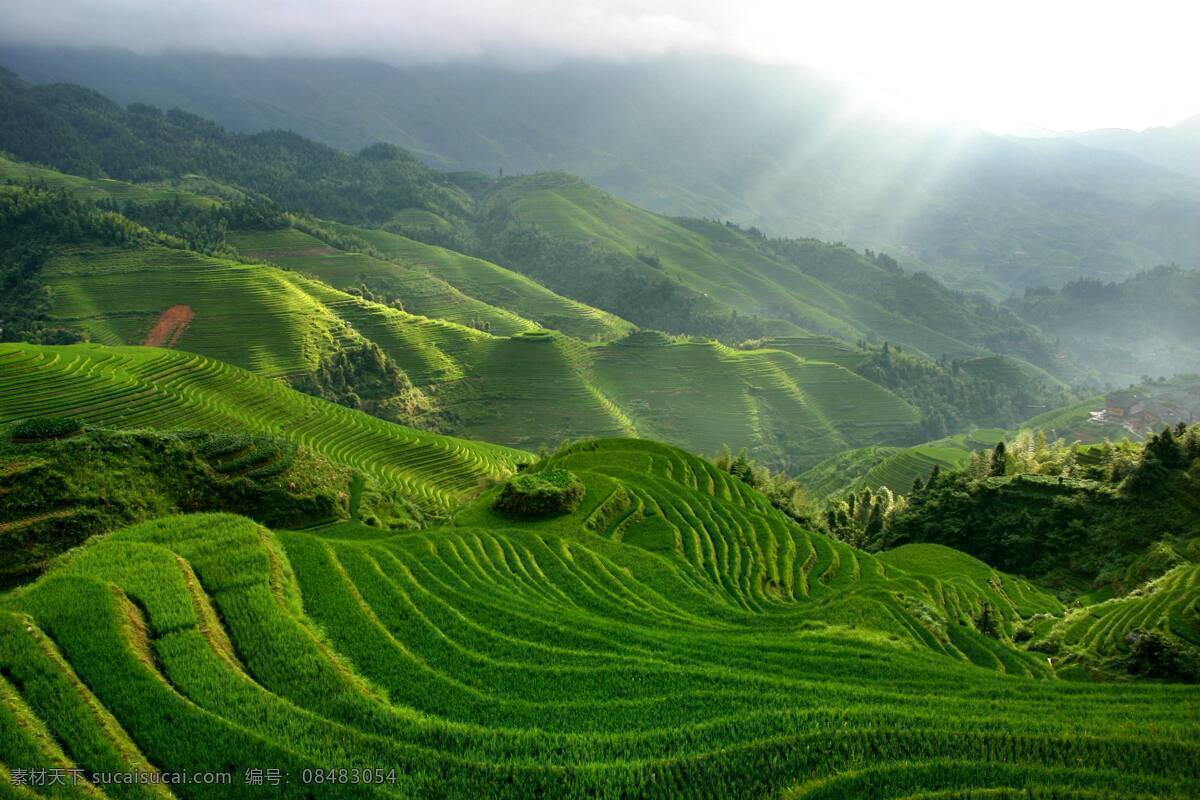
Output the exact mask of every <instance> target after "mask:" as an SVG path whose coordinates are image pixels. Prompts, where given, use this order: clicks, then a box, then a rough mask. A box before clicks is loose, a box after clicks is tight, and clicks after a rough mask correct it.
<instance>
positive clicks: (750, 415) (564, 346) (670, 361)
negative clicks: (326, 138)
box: [10, 191, 918, 466]
mask: <svg viewBox="0 0 1200 800" xmlns="http://www.w3.org/2000/svg"><path fill="white" fill-rule="evenodd" d="M12 197H13V208H14V209H18V210H19V211H13V212H12V217H13V218H14V219H16V218H18V216H19V218H20V219H21V220H22V225H23V226H25V227H28V228H37V229H39V230H40V229H42V228H45V225H44V224H43V222H44V220H49V219H55V220H60V221H61V224H62V225H63V226H65V228H64V229H72V230H74V229H73V228H71V226H72V225H76V227H78V224H77V221H78V220H82V221H83V222H84V223H86V224H85V225H84V229H86V227H87V225H92V226H93V227H94V228H96V232H95V233H88V234H86V235H85V234H75V235H73V236H71V237H69V238H67V241H63V237H62V236H57V237H56V236H54V235H51V236H49V237H46V236H45V235H40V237H39V238H38V242H39V244H38V247H39V250H38V253H39V256H38V259H39V260H38V262H37V263H38V265H39V268H38V269H37V270H36V272H34V273H32V276H33V278H36V282H37V283H36V286H35V287H34V288H27V289H26V291H28V293H29V294H30V295H31V296H37V297H41V298H42V300H41V302H43V303H44V304H45V312H44V316H43V317H42V318H40V319H39V320H38V324H39V325H41V326H42V327H43V328H44V329H45V331H49V332H53V337H56V338H54V340H56V341H57V340H61V339H66V340H67V341H70V340H71V337H76V338H78V337H79V336H81V335H82V336H85V337H86V338H88V339H90V340H91V341H93V342H96V343H100V344H106V345H138V344H149V345H154V346H158V347H170V348H176V349H179V350H183V351H188V352H193V353H197V354H200V355H204V356H209V357H211V358H216V359H219V360H221V361H223V362H226V363H228V364H232V365H234V366H237V367H242V368H245V369H248V370H251V371H253V372H255V373H256V374H258V375H261V376H264V377H271V378H282V379H285V380H287V381H288V382H290V383H291V384H292V385H294V386H296V387H298V388H301V389H303V390H304V391H307V392H309V393H310V394H315V395H318V396H321V397H325V398H327V399H331V400H336V401H338V402H342V403H343V404H345V405H349V406H351V407H353V408H358V409H360V410H364V411H368V412H370V413H373V414H375V415H376V416H380V417H384V418H387V419H391V420H393V421H397V422H402V423H405V424H414V425H418V426H421V427H424V428H427V429H435V430H439V431H443V432H452V433H455V434H456V435H460V436H467V437H471V438H479V439H483V440H486V441H491V442H496V443H499V444H506V445H511V446H516V447H521V448H526V449H531V450H536V449H537V448H539V447H541V446H545V445H554V444H557V443H559V442H562V441H565V440H568V439H574V438H580V437H588V436H592V437H604V436H625V435H640V436H648V437H658V438H663V439H666V440H668V441H671V442H675V443H679V444H681V445H684V446H686V447H689V448H691V449H693V450H695V451H698V452H705V453H715V452H716V451H717V450H719V449H720V448H721V447H722V446H723V445H728V446H730V447H732V448H734V449H735V450H736V449H740V448H743V447H745V448H750V449H751V450H752V451H753V452H754V454H755V455H756V457H758V458H760V459H761V460H764V461H767V462H769V463H772V464H774V465H777V466H782V465H795V466H803V465H806V464H810V463H813V462H815V461H818V460H820V459H822V458H825V457H826V456H828V455H830V454H832V453H834V452H837V451H838V450H840V449H842V448H845V447H847V446H858V445H863V444H867V443H870V442H878V441H883V442H906V441H912V440H914V438H916V424H917V422H918V413H917V411H916V410H915V409H914V408H913V407H912V406H911V405H909V404H908V403H906V402H904V401H903V400H901V399H900V398H899V397H897V396H896V395H894V394H893V393H891V392H890V391H888V390H886V389H883V388H881V387H878V386H875V385H874V384H871V383H870V382H869V381H867V380H865V379H863V378H861V377H859V376H858V375H856V374H855V373H853V372H851V371H849V370H847V369H845V368H844V367H841V366H839V365H837V364H833V363H828V362H817V361H804V360H801V359H800V358H798V357H796V356H794V355H792V354H790V353H787V352H783V351H778V350H771V349H755V350H733V349H731V348H728V347H726V346H724V345H721V344H719V343H717V342H714V341H712V340H707V339H703V340H702V339H695V340H678V341H676V340H673V339H672V338H671V337H668V336H665V335H661V334H629V335H626V336H624V337H623V338H621V339H619V340H618V341H616V342H609V343H607V344H601V343H587V342H583V341H580V340H578V339H575V338H572V337H569V336H565V335H563V334H560V333H556V332H550V331H546V330H544V329H542V328H540V327H539V326H538V325H537V324H536V323H534V322H532V321H530V320H527V319H524V318H522V317H519V316H517V315H516V314H514V313H513V312H511V311H508V310H506V309H502V308H499V307H497V306H492V305H488V304H487V303H485V302H483V301H481V300H476V299H474V298H471V297H468V296H467V295H464V294H462V293H461V292H460V290H458V289H457V288H455V287H453V286H451V285H450V284H449V283H446V282H443V281H441V280H440V279H439V278H438V277H436V276H434V275H431V274H430V273H428V272H425V271H424V270H420V269H418V268H416V267H409V266H406V265H405V263H403V262H399V263H398V262H393V261H390V260H383V259H381V258H377V257H374V256H371V255H368V254H365V253H360V252H353V251H346V250H338V249H335V248H332V247H329V246H327V245H323V244H321V241H320V240H318V239H315V238H313V237H312V236H310V235H309V234H306V233H304V232H303V231H301V230H299V229H297V228H292V227H286V228H276V229H272V230H267V231H261V230H260V231H242V232H235V233H234V234H231V235H230V236H229V240H230V241H231V242H233V243H235V244H239V245H241V246H243V247H246V248H247V252H250V253H252V254H254V255H257V256H259V257H261V258H268V257H269V258H271V259H274V260H277V261H280V262H282V263H284V264H287V265H290V266H292V267H293V268H294V269H296V270H304V272H306V273H309V274H312V275H315V276H319V277H322V278H326V279H328V280H330V281H337V282H340V283H343V284H345V285H346V287H347V288H348V289H349V290H351V291H355V292H356V294H349V293H347V292H343V291H339V290H337V289H335V288H332V287H331V286H329V285H327V284H325V283H322V282H320V281H318V280H316V279H314V278H308V277H304V276H303V275H302V274H300V273H299V272H296V271H290V270H285V269H280V268H278V267H275V266H271V265H267V264H263V263H257V262H244V261H242V260H239V258H238V257H237V256H234V255H205V254H202V253H198V252H196V251H194V250H190V249H188V248H187V247H186V246H184V245H182V244H181V243H180V242H178V241H175V240H171V239H168V238H163V237H161V236H159V237H158V238H156V237H155V235H154V234H153V233H151V232H149V231H147V230H145V229H141V228H139V227H137V226H136V225H134V224H132V223H130V222H129V221H128V220H127V219H125V218H123V217H120V216H117V215H113V214H111V213H110V214H108V215H107V216H106V215H104V214H99V213H98V212H95V211H90V210H88V209H87V208H85V207H76V206H72V205H71V204H70V203H69V202H67V201H64V200H62V199H61V198H55V197H53V196H47V195H45V194H41V193H38V192H37V191H23V192H18V193H17V194H15V195H12ZM39 215H40V216H39ZM105 226H110V227H111V226H116V229H117V230H119V231H121V235H120V236H115V235H109V234H105V233H104V231H106V230H108V228H107V227H105ZM20 230H21V226H16V225H14V226H12V229H11V232H10V236H16V237H17V239H20V237H19V232H20ZM393 238H398V237H393ZM21 241H24V240H21ZM272 244H273V245H274V246H273V247H270V246H269V245H272ZM13 246H14V247H19V246H23V245H20V244H16V245H13ZM249 246H257V248H258V249H249ZM472 269H473V270H474V272H473V273H472V278H471V279H472V280H473V279H474V277H475V276H477V275H484V276H488V277H498V278H501V279H504V280H505V281H506V282H507V283H509V284H514V285H517V286H520V287H523V288H525V289H528V291H526V292H525V294H524V295H523V296H522V295H519V296H518V298H519V300H520V298H522V297H523V298H524V299H536V300H538V301H539V302H541V303H542V304H543V305H542V306H541V307H542V308H553V309H558V310H561V311H563V312H565V313H568V314H569V317H570V319H571V320H573V321H574V323H576V324H577V325H578V326H585V325H590V326H591V329H592V330H593V331H603V332H605V335H608V336H613V335H615V334H616V333H618V332H621V331H624V330H628V329H629V327H630V326H628V325H627V324H625V323H621V322H620V321H619V320H616V319H615V318H613V317H610V316H608V315H605V314H602V313H601V312H598V311H595V310H594V309H590V308H588V307H586V306H583V305H581V304H577V303H576V304H572V303H569V302H568V301H565V300H564V299H563V298H561V297H558V296H556V295H553V294H551V293H550V292H548V291H546V290H540V291H539V290H535V289H532V288H530V287H535V286H536V284H533V283H532V282H527V281H526V282H522V281H521V280H519V279H518V278H517V277H516V276H514V275H513V274H512V273H508V272H507V271H504V270H502V269H501V268H499V267H495V266H494V265H493V266H490V267H489V266H487V265H482V266H478V265H477V268H476V267H473V268H472ZM466 283H467V281H464V285H466ZM368 286H373V287H374V289H371V288H368ZM43 288H44V291H43ZM490 294H500V292H499V291H498V290H497V291H493V292H490ZM510 297H511V296H510ZM497 299H500V300H507V299H509V298H508V297H500V298H497ZM522 303H523V300H521V301H520V302H514V303H512V304H513V305H520V304H522ZM16 311H17V309H14V313H15V312H16ZM40 335H41V336H43V338H45V337H47V336H50V335H51V334H49V333H45V332H43V333H42V334H40Z"/></svg>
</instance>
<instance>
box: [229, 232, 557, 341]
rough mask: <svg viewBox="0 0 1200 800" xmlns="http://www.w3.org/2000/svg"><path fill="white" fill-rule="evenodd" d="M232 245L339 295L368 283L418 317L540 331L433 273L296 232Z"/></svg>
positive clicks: (498, 330) (506, 331) (234, 236)
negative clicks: (314, 280)
mask: <svg viewBox="0 0 1200 800" xmlns="http://www.w3.org/2000/svg"><path fill="white" fill-rule="evenodd" d="M229 242H230V244H232V245H233V246H234V247H236V248H237V249H238V251H240V252H241V253H242V254H244V255H247V256H251V257H253V258H261V259H263V260H264V261H270V262H272V263H274V264H279V265H281V266H284V267H288V268H289V269H294V270H298V271H300V272H304V273H307V274H310V275H313V276H315V277H317V278H319V279H320V280H322V281H324V282H325V283H328V284H330V285H331V286H334V287H337V288H339V289H346V288H351V287H355V286H358V285H359V284H360V283H362V282H363V281H364V280H366V281H367V282H368V283H370V284H371V285H376V286H382V287H383V288H385V289H387V290H388V291H389V292H390V293H391V294H393V295H395V296H396V297H398V298H399V299H400V301H401V302H402V303H403V304H404V309H405V311H408V312H410V313H412V314H419V315H421V316H426V317H433V318H437V319H444V320H449V321H450V322H456V323H458V324H460V325H466V326H477V325H482V324H484V323H486V324H487V325H488V326H489V330H490V331H491V332H492V333H495V334H497V335H500V336H511V335H512V334H515V333H521V332H523V331H531V330H537V329H538V327H539V326H538V325H537V324H536V323H534V322H532V321H530V320H528V319H525V318H524V317H521V316H520V315H518V314H515V313H513V312H511V311H507V310H505V309H503V308H498V307H496V306H492V305H488V304H487V303H486V302H484V301H483V300H480V299H477V298H475V297H471V296H468V295H467V294H464V293H463V292H461V291H459V290H458V289H456V288H455V287H454V286H453V285H451V284H450V283H448V282H447V281H446V280H444V279H442V278H441V277H439V276H437V275H435V274H432V273H431V272H429V271H426V270H424V269H418V268H416V267H415V266H413V267H408V266H401V265H400V264H396V263H393V262H391V261H383V260H380V259H378V258H374V257H372V256H368V255H365V254H362V253H353V252H348V251H342V250H336V249H334V248H332V247H330V246H329V245H327V244H325V243H324V242H322V241H321V240H320V239H317V238H315V237H313V236H310V235H309V234H307V233H304V232H303V231H299V230H296V229H295V228H282V229H280V230H274V231H243V232H236V233H231V234H230V235H229Z"/></svg>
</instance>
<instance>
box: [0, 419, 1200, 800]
mask: <svg viewBox="0 0 1200 800" xmlns="http://www.w3.org/2000/svg"><path fill="white" fill-rule="evenodd" d="M553 461H554V463H555V464H556V465H557V466H563V467H567V468H569V469H571V470H572V471H574V472H576V474H578V475H579V476H580V477H581V478H582V479H583V480H584V482H585V483H586V485H587V487H588V492H587V495H586V497H585V502H584V506H583V507H582V508H581V509H580V510H579V512H577V513H576V514H573V515H571V516H568V517H562V518H557V519H555V520H552V521H548V522H541V523H514V522H511V521H506V520H502V519H497V518H496V517H495V516H494V514H493V512H491V511H490V507H489V505H488V498H487V497H484V498H481V499H480V501H478V502H477V503H476V504H475V505H473V506H471V507H470V508H468V509H466V510H464V511H463V512H461V513H460V514H459V515H458V516H457V517H456V519H455V526H454V527H453V528H448V529H443V530H438V531H429V532H422V533H415V534H405V535H401V536H396V537H390V538H361V537H357V536H353V535H351V536H344V535H340V534H338V533H337V532H336V531H335V532H334V534H335V535H333V536H330V537H324V536H321V535H319V534H312V533H302V532H293V533H280V534H270V533H268V532H266V531H265V530H263V529H261V528H259V527H257V526H256V525H254V524H253V523H251V522H249V521H247V520H243V519H240V518H236V517H230V516H213V515H208V516H199V517H173V518H167V519H163V520H159V521H156V522H152V523H147V524H143V525H140V526H137V527H134V528H129V529H126V530H124V531H121V532H118V533H116V534H114V535H111V536H109V537H106V538H105V539H104V540H101V541H99V542H96V543H94V544H92V545H90V546H89V547H87V548H85V549H83V550H82V551H80V552H79V553H78V554H77V555H76V557H75V558H74V559H73V560H72V561H71V562H70V563H68V564H67V565H65V566H64V567H63V568H61V569H59V570H56V571H55V572H53V573H52V574H50V575H48V576H47V577H46V578H44V579H43V580H41V581H40V582H38V583H37V584H35V585H33V586H31V587H29V588H28V589H26V590H23V591H20V592H18V593H16V594H11V595H9V596H7V597H5V598H4V600H3V601H2V603H0V631H2V632H3V634H4V635H0V666H3V674H4V675H5V676H6V679H5V682H4V683H2V684H0V690H3V691H4V692H5V693H6V695H5V697H6V701H7V702H6V703H4V704H3V705H0V709H3V712H4V714H5V715H6V716H5V717H3V718H0V731H4V732H5V733H6V736H5V737H4V738H2V739H0V763H3V764H4V765H5V766H6V767H9V768H12V767H19V766H22V765H23V764H25V763H30V762H35V761H37V760H38V759H42V760H43V761H53V762H58V763H64V764H67V765H73V764H77V765H79V766H81V767H84V768H86V769H88V770H99V769H108V770H112V769H122V768H136V767H138V766H139V765H143V764H146V763H152V764H154V765H155V766H156V767H157V768H159V769H181V768H188V769H192V770H199V769H205V768H219V769H229V770H231V771H232V772H234V774H235V781H240V779H241V776H242V774H243V773H244V770H245V769H246V768H248V767H261V765H264V764H273V765H275V767H276V768H280V769H283V770H286V771H288V772H290V773H291V775H290V777H291V781H290V783H288V784H287V785H285V786H283V787H260V789H257V790H256V789H254V788H243V787H239V789H242V792H243V793H244V794H245V795H246V796H257V795H258V794H262V795H263V796H268V795H269V796H273V797H275V796H280V795H282V796H285V797H293V796H295V797H301V796H304V795H305V793H306V792H310V791H311V790H312V787H309V786H303V785H302V784H301V782H300V780H299V777H300V774H301V770H302V769H304V768H305V767H310V766H312V765H314V764H321V765H327V766H343V765H345V766H350V765H363V764H367V765H381V766H386V767H391V766H395V767H396V782H395V783H394V784H392V783H384V784H382V785H377V786H371V787H365V786H362V785H356V786H326V787H323V788H322V790H321V794H322V796H347V797H390V796H424V795H433V794H436V795H437V796H441V797H505V796H513V797H528V796H532V795H542V796H585V795H590V796H638V797H678V796H680V795H681V794H686V795H689V796H712V797H762V796H772V795H777V794H778V793H779V792H781V791H782V790H784V789H788V788H789V787H790V789H789V791H790V792H791V796H794V797H859V796H872V797H878V798H890V797H896V798H898V797H908V796H912V795H914V794H921V793H924V792H945V793H947V796H966V793H967V792H968V791H969V790H995V791H996V792H1002V790H1003V789H1004V788H1005V787H1007V788H1010V789H1011V788H1013V787H1019V788H1021V789H1022V792H1023V788H1024V787H1026V786H1028V787H1030V788H1032V789H1034V790H1035V791H1042V792H1052V793H1054V795H1055V796H1059V797H1079V798H1082V797H1128V796H1133V795H1135V794H1146V795H1154V796H1159V797H1180V798H1182V797H1187V796H1194V795H1195V793H1196V792H1197V791H1198V790H1200V773H1198V771H1197V766H1196V765H1197V764H1200V760H1198V759H1197V755H1198V753H1197V748H1196V745H1195V735H1196V731H1197V721H1196V718H1195V714H1194V712H1193V709H1194V708H1195V704H1196V702H1197V700H1198V699H1200V696H1198V695H1197V692H1198V690H1197V689H1195V688H1187V687H1173V686H1161V685H1141V686H1129V685H1123V686H1115V685H1110V686H1103V685H1091V686H1089V685H1064V684H1062V683H1061V682H1058V681H1055V680H1045V679H1046V678H1048V677H1050V673H1049V667H1048V666H1047V665H1046V663H1045V661H1044V660H1043V659H1041V658H1040V657H1032V656H1028V655H1026V654H1023V653H1021V652H1020V651H1018V650H1016V649H1014V648H1012V647H1011V646H1010V645H1008V644H1007V642H1006V640H1005V639H991V638H988V637H985V636H982V635H980V634H978V633H976V632H975V629H974V626H973V624H972V622H971V620H972V619H974V618H976V617H977V615H978V614H979V613H980V610H981V608H982V605H983V604H984V603H987V604H989V605H990V606H991V608H992V610H993V613H994V614H996V615H997V620H998V624H999V626H1000V627H1001V629H1002V630H1003V631H1009V630H1012V626H1013V625H1015V624H1016V622H1017V621H1018V620H1019V619H1022V618H1027V617H1030V616H1032V615H1034V614H1037V613H1047V614H1051V615H1056V614H1058V613H1060V606H1059V605H1058V603H1057V601H1055V600H1054V599H1053V598H1052V597H1050V596H1048V595H1046V594H1045V593H1043V592H1040V591H1039V590H1037V589H1035V588H1034V587H1032V586H1031V585H1029V584H1028V583H1025V582H1023V581H1020V580H1018V579H1014V578H1012V577H1010V576H1005V575H1002V574H999V573H995V572H994V571H992V570H990V569H989V568H987V567H986V565H983V564H982V563H980V562H978V561H975V560H974V559H971V558H969V557H966V556H963V555H962V554H960V553H956V552H954V551H952V550H948V549H946V548H939V547H929V546H916V547H909V548H903V549H902V550H899V551H896V552H895V553H892V554H888V555H886V556H884V557H882V558H875V557H872V556H869V555H866V554H864V553H861V552H857V551H854V550H853V549H851V548H849V547H846V546H844V545H840V544H839V543H836V542H833V541H830V540H828V539H826V538H824V537H821V536H818V535H814V534H810V533H807V532H805V531H803V530H801V529H799V528H797V527H795V526H794V525H791V524H790V523H788V522H786V521H785V520H784V519H783V518H782V517H780V516H779V515H778V514H777V513H775V512H774V511H773V510H772V509H771V508H770V506H769V505H768V504H767V503H766V502H765V500H764V499H763V498H762V497H761V496H759V495H757V494H756V493H754V492H753V491H751V490H749V489H747V488H746V487H745V486H744V485H742V484H740V483H739V482H737V481H736V480H734V479H732V478H730V476H728V475H726V474H723V473H720V472H718V471H716V470H715V469H713V468H712V467H711V466H709V465H708V464H706V463H705V462H702V461H700V460H698V459H695V458H694V457H691V456H688V455H686V454H684V453H682V452H680V451H676V450H673V449H671V448H667V447H663V446H660V445H654V444H650V443H644V442H633V441H614V442H602V443H591V444H587V445H583V446H578V447H575V448H572V449H571V450H569V451H566V452H564V453H561V454H559V455H558V456H556V457H555V458H554V460H553ZM14 716H15V717H16V719H14ZM16 720H22V721H23V722H18V721H16ZM39 731H42V732H46V735H38V734H39ZM1114 731H1119V734H1115V733H1114ZM228 791H229V790H228V789H223V788H220V787H217V788H212V787H203V786H187V787H181V788H180V789H179V794H180V796H182V797H222V796H227V793H228ZM133 793H134V794H136V793H137V790H136V789H134V790H133ZM990 793H991V792H989V794H990Z"/></svg>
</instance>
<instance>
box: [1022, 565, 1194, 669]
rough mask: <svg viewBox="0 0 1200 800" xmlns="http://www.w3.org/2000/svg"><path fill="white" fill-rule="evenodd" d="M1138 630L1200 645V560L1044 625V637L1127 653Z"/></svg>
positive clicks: (1041, 629) (1072, 645) (1073, 645)
mask: <svg viewBox="0 0 1200 800" xmlns="http://www.w3.org/2000/svg"><path fill="white" fill-rule="evenodd" d="M1196 544H1197V543H1196V542H1193V549H1194V550H1195V549H1197V548H1196ZM1137 630H1146V631H1158V630H1161V631H1169V632H1170V633H1173V634H1175V635H1176V636H1178V637H1180V638H1181V639H1183V640H1184V641H1186V642H1190V643H1192V644H1194V645H1200V563H1196V562H1194V561H1191V562H1186V563H1182V564H1180V565H1178V566H1177V567H1175V568H1174V569H1172V570H1171V571H1169V572H1167V573H1166V574H1165V575H1163V576H1162V577H1160V578H1157V579H1156V580H1154V581H1151V582H1150V583H1148V584H1146V585H1145V586H1143V587H1141V588H1140V589H1138V590H1137V591H1135V592H1134V593H1132V594H1130V595H1126V596H1123V597H1119V598H1116V599H1113V600H1108V601H1107V602H1103V603H1099V604H1097V605H1092V606H1087V607H1084V608H1080V609H1077V610H1073V611H1071V612H1070V613H1068V614H1067V615H1066V616H1065V617H1064V618H1063V619H1060V620H1055V621H1053V622H1052V623H1051V622H1048V623H1043V624H1042V625H1041V626H1039V628H1038V632H1039V634H1041V637H1040V638H1053V639H1054V640H1056V641H1058V642H1061V643H1062V644H1064V645H1066V646H1067V647H1068V648H1070V649H1081V650H1086V651H1090V652H1099V653H1122V652H1127V651H1128V649H1129V648H1128V643H1127V641H1126V637H1127V636H1129V634H1131V633H1133V632H1134V631H1137Z"/></svg>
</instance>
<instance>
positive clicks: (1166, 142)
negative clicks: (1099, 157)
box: [1066, 114, 1200, 178]
mask: <svg viewBox="0 0 1200 800" xmlns="http://www.w3.org/2000/svg"><path fill="white" fill-rule="evenodd" d="M1066 138H1069V139H1071V140H1072V141H1076V142H1079V143H1080V144H1085V145H1087V146H1088V147H1094V148H1097V149H1099V150H1111V151H1112V152H1115V153H1124V154H1126V155H1131V156H1134V157H1136V158H1139V159H1141V160H1142V161H1145V162H1146V163H1148V164H1156V165H1157V166H1160V167H1163V168H1164V169H1169V170H1172V171H1174V172H1178V173H1179V174H1181V175H1190V176H1192V177H1196V178H1200V114H1197V115H1194V116H1191V117H1188V118H1187V119H1185V120H1183V121H1182V122H1179V123H1177V124H1175V125H1169V126H1158V127H1153V128H1147V129H1146V130H1144V131H1131V130H1123V129H1121V128H1102V129H1100V130H1094V131H1084V132H1083V133H1076V134H1069V135H1068V136H1067V137H1066Z"/></svg>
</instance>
